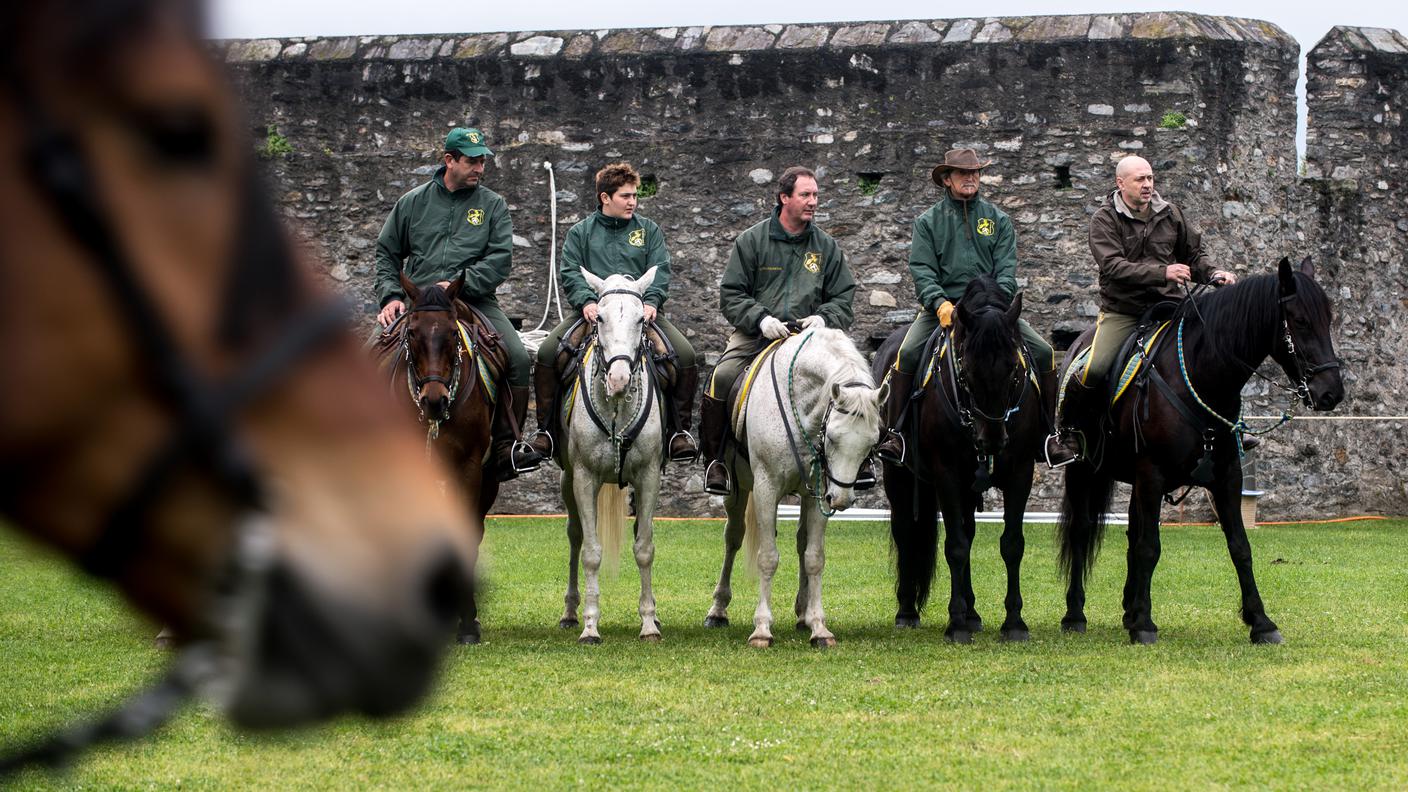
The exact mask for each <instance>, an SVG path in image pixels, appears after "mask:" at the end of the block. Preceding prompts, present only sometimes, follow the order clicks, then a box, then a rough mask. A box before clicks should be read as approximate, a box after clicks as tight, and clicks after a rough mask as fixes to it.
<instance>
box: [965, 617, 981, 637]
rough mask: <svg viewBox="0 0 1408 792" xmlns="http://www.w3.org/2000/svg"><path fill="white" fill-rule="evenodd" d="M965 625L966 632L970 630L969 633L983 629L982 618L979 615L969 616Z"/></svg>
mask: <svg viewBox="0 0 1408 792" xmlns="http://www.w3.org/2000/svg"><path fill="white" fill-rule="evenodd" d="M966 626H967V627H968V632H970V633H980V632H982V631H983V620H982V617H979V616H972V617H970V618H969V619H968V622H967V625H966Z"/></svg>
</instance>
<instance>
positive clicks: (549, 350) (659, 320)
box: [538, 313, 695, 369]
mask: <svg viewBox="0 0 1408 792" xmlns="http://www.w3.org/2000/svg"><path fill="white" fill-rule="evenodd" d="M576 323H577V318H576V317H575V316H574V317H571V318H569V319H564V320H563V321H562V322H561V323H560V324H558V326H557V327H554V328H553V329H552V331H551V332H549V333H548V334H547V337H546V338H544V339H543V343H542V344H540V345H539V346H538V362H539V363H541V364H543V365H545V366H551V365H552V364H553V361H554V360H555V359H556V357H557V345H558V343H559V342H560V341H561V340H562V334H563V333H566V332H567V331H568V329H570V328H571V327H572V325H574V324H576ZM655 326H656V327H658V328H660V332H661V333H664V334H665V338H666V339H667V340H668V341H669V342H670V346H671V347H673V348H674V350H675V358H676V359H677V360H678V362H679V367H680V368H682V369H685V368H689V367H690V366H693V365H694V362H695V355H694V346H693V345H692V344H690V343H689V339H687V338H685V337H684V333H681V332H680V331H679V329H678V328H676V327H675V326H674V325H673V324H672V323H671V322H670V320H669V319H666V318H665V317H664V316H662V315H660V314H658V313H657V314H656V315H655Z"/></svg>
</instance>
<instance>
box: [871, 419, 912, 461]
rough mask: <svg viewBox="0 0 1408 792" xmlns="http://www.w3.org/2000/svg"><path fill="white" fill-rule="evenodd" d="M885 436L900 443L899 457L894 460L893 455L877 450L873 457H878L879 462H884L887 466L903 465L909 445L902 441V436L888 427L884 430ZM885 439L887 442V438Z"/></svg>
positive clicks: (907, 455) (907, 454)
mask: <svg viewBox="0 0 1408 792" xmlns="http://www.w3.org/2000/svg"><path fill="white" fill-rule="evenodd" d="M885 434H887V435H889V436H890V437H893V438H895V439H896V440H898V441H899V442H900V455H899V457H898V458H896V457H894V456H893V455H891V454H888V453H886V452H885V451H884V450H878V451H877V452H876V454H875V456H877V457H879V458H880V461H881V462H884V463H885V464H887V465H903V464H904V461H905V459H907V458H908V457H909V444H908V443H906V442H905V441H904V435H902V434H900V433H899V432H896V431H895V430H894V429H891V428H889V427H886V428H885ZM886 439H887V440H888V439H889V438H888V437H887V438H886Z"/></svg>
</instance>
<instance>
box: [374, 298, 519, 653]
mask: <svg viewBox="0 0 1408 792" xmlns="http://www.w3.org/2000/svg"><path fill="white" fill-rule="evenodd" d="M401 288H402V289H404V290H405V292H406V296H408V297H410V299H411V307H410V309H409V310H407V311H406V313H404V314H402V315H401V319H400V320H399V321H398V322H397V323H396V324H395V325H392V327H391V328H389V329H388V331H387V332H385V333H383V334H382V335H381V340H380V342H379V345H378V348H379V357H380V358H381V362H382V368H383V369H384V370H388V371H389V373H390V379H391V394H392V396H393V398H396V399H397V400H398V401H400V402H401V404H403V405H407V406H409V407H411V408H413V409H412V412H414V413H415V414H417V415H418V416H419V418H420V420H421V422H422V423H425V424H426V425H427V433H426V447H427V449H429V448H430V447H432V446H433V447H434V448H435V450H436V451H437V452H438V453H439V455H440V458H441V459H442V460H444V461H445V462H446V463H448V464H449V465H450V469H451V470H452V471H453V472H454V479H455V482H456V484H457V485H459V486H462V487H463V489H464V494H465V496H466V497H467V498H468V499H469V503H468V506H467V509H468V511H467V514H468V515H469V521H470V523H471V524H472V525H473V526H474V529H475V530H474V536H475V537H481V536H482V535H483V532H484V515H486V514H488V513H489V509H490V508H492V507H493V505H494V500H495V499H496V498H497V497H498V495H499V479H498V477H497V476H496V475H494V473H493V471H492V470H489V469H488V468H489V465H488V457H489V450H490V444H491V438H492V431H491V430H492V427H493V421H494V405H495V403H496V401H497V399H495V398H494V397H492V396H490V395H489V393H488V389H487V388H486V387H485V386H484V385H483V384H482V383H481V381H480V378H479V366H480V363H481V362H484V361H489V360H492V359H493V358H494V357H495V356H496V355H497V357H498V358H499V359H498V360H497V361H494V363H491V364H490V365H491V366H495V367H497V369H498V370H499V371H503V370H504V368H505V366H506V365H507V361H506V359H505V358H504V356H503V353H502V352H500V349H501V348H500V347H499V346H498V345H497V343H495V342H494V339H493V338H492V337H491V336H490V335H489V334H491V333H493V326H492V325H490V324H489V323H488V322H487V321H484V322H477V321H475V320H474V317H473V310H472V309H471V308H470V307H469V306H468V305H466V304H465V303H463V302H461V301H460V299H459V295H460V291H461V289H463V288H464V275H463V274H461V275H460V276H459V277H458V278H456V279H455V281H454V282H453V283H451V284H450V285H449V287H441V286H438V285H437V286H427V287H426V288H424V289H418V288H416V285H415V284H414V283H411V282H410V280H408V279H407V278H406V276H405V275H404V274H402V275H401ZM499 398H508V393H507V392H506V391H505V392H503V393H501V394H500V396H499ZM476 541H477V539H476ZM478 617H479V607H478V603H477V602H476V601H475V598H474V592H473V591H472V590H471V591H469V592H468V596H467V598H466V600H465V602H464V603H463V605H462V607H461V610H460V624H459V631H458V638H459V642H460V643H464V644H476V643H479V618H478Z"/></svg>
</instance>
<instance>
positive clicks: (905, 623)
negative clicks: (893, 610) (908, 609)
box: [895, 616, 919, 630]
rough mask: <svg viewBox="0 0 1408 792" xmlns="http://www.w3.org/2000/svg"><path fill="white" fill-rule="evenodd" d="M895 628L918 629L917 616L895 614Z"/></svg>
mask: <svg viewBox="0 0 1408 792" xmlns="http://www.w3.org/2000/svg"><path fill="white" fill-rule="evenodd" d="M895 629H896V630H917V629H919V617H918V616H896V617H895Z"/></svg>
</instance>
